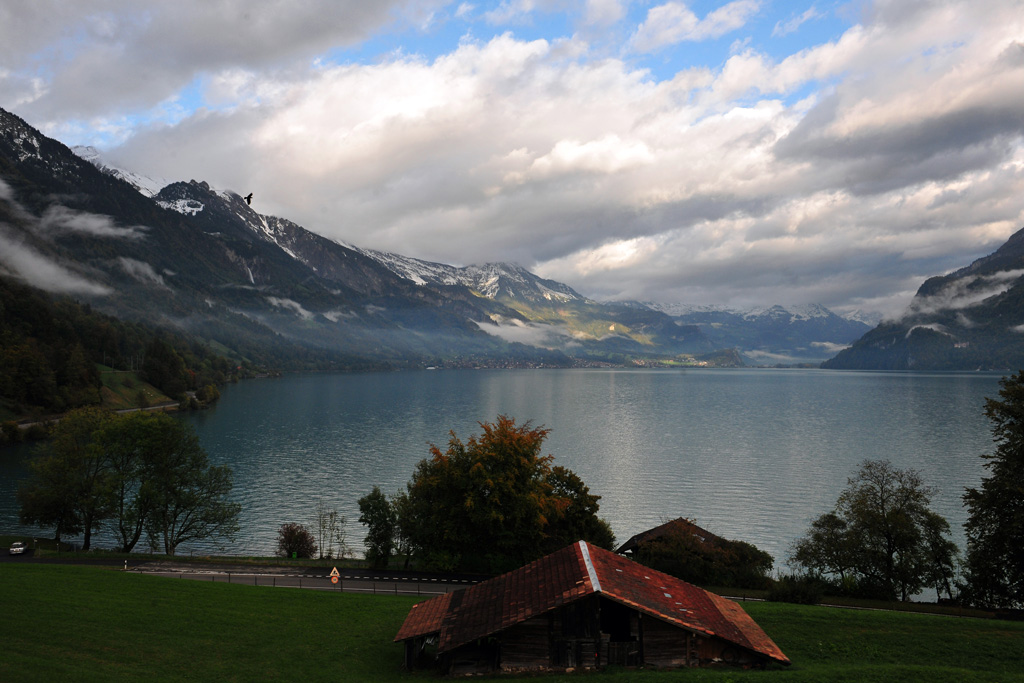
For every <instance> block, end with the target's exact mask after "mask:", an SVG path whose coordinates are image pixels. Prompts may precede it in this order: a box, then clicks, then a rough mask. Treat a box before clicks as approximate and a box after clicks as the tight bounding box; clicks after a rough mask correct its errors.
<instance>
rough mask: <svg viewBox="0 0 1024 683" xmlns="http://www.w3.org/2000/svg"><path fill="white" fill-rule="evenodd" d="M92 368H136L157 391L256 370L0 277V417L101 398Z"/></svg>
mask: <svg viewBox="0 0 1024 683" xmlns="http://www.w3.org/2000/svg"><path fill="white" fill-rule="evenodd" d="M98 366H105V367H107V368H110V369H112V370H126V371H135V372H137V373H138V376H139V377H140V378H141V379H143V380H144V381H146V382H149V383H150V384H152V385H153V386H155V387H156V388H157V389H159V390H160V391H162V392H163V393H164V394H166V395H168V396H171V397H174V398H178V397H179V396H181V395H182V394H184V392H185V391H186V390H190V389H197V388H201V387H204V386H206V385H209V384H213V385H219V384H223V383H225V382H227V381H231V380H233V379H235V378H237V377H238V376H240V375H245V374H251V373H253V372H255V371H256V370H257V367H256V366H255V365H254V364H253V363H251V362H250V361H248V360H245V359H228V358H227V357H225V356H222V355H218V354H217V353H215V352H214V351H213V350H212V349H211V348H209V347H208V346H206V345H204V344H203V343H201V342H200V341H199V340H197V339H195V338H189V337H186V336H184V335H180V334H175V333H172V332H168V331H166V330H161V331H157V330H156V329H154V328H151V327H148V326H146V325H143V324H139V323H133V322H126V321H123V320H118V319H117V318H113V317H111V316H108V315H104V314H101V313H98V312H96V311H93V310H92V308H91V306H90V305H89V304H80V303H78V302H76V301H74V300H72V299H70V298H67V297H56V296H49V295H47V294H45V293H43V292H41V291H40V290H38V289H35V288H32V287H28V286H25V285H22V284H18V283H17V282H14V281H12V280H10V279H8V278H5V277H0V415H2V416H3V417H4V419H11V418H15V417H20V416H30V415H32V416H39V415H45V414H50V413H59V412H63V411H65V410H70V409H72V408H77V407H80V406H85V405H96V404H99V403H101V400H102V386H103V385H102V382H101V380H100V371H99V367H98Z"/></svg>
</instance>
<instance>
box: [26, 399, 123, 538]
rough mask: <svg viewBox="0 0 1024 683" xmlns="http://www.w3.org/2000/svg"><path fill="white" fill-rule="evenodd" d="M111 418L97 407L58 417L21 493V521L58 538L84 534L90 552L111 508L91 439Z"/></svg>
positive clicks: (105, 472)
mask: <svg viewBox="0 0 1024 683" xmlns="http://www.w3.org/2000/svg"><path fill="white" fill-rule="evenodd" d="M111 419H112V418H111V415H110V414H109V413H107V412H105V411H103V410H100V409H98V408H80V409H78V410H73V411H71V412H70V413H68V414H67V415H65V416H64V418H63V419H61V421H60V422H59V423H58V425H57V427H56V428H55V429H54V432H53V439H52V440H51V442H50V443H49V444H47V446H46V447H45V454H44V455H43V456H42V457H40V458H37V459H36V460H34V461H33V462H32V463H30V465H29V469H30V471H31V474H30V477H29V480H28V481H27V483H26V484H25V485H23V487H22V489H21V490H20V491H19V494H18V495H19V500H20V502H21V519H22V522H23V523H25V524H37V525H39V526H54V527H55V528H56V536H57V539H58V540H59V539H60V536H61V535H62V534H65V533H68V534H78V533H82V534H83V541H82V549H83V550H89V548H90V546H91V543H92V533H93V532H94V531H96V530H98V529H99V528H100V525H101V524H102V522H103V520H104V519H106V518H107V516H108V515H109V513H110V509H111V505H112V500H111V482H110V476H109V466H108V463H107V460H106V457H105V454H104V453H103V450H102V448H101V447H100V445H99V444H97V442H96V439H95V435H96V433H97V432H98V431H99V430H100V429H101V428H102V427H104V426H105V425H106V424H107V423H109V421H110V420H111Z"/></svg>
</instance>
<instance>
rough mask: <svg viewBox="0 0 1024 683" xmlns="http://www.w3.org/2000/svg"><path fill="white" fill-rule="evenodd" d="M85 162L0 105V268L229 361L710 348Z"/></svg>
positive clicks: (506, 276)
mask: <svg viewBox="0 0 1024 683" xmlns="http://www.w3.org/2000/svg"><path fill="white" fill-rule="evenodd" d="M82 151H83V150H79V152H82ZM86 156H88V157H89V160H88V161H87V160H85V159H83V158H81V157H80V156H79V155H76V154H75V153H73V152H72V151H71V150H69V149H68V148H67V147H65V146H64V145H62V144H60V143H59V142H57V141H55V140H51V139H49V138H46V137H45V136H43V135H42V134H41V133H39V131H37V130H35V129H34V128H32V127H31V126H29V125H28V124H27V123H25V122H24V121H22V120H21V119H20V118H18V117H16V116H14V115H12V114H9V113H8V112H5V111H3V110H0V181H2V184H0V239H3V240H5V242H4V243H5V244H6V243H7V242H8V241H11V240H13V241H11V242H10V243H11V244H16V245H17V247H18V248H17V249H15V248H11V249H4V250H3V251H2V252H0V271H2V272H0V276H8V277H12V276H13V277H16V278H18V279H21V280H23V281H25V282H27V283H29V284H33V285H35V286H38V287H41V288H43V289H46V290H48V291H51V292H56V293H71V294H73V295H74V296H75V297H76V298H79V299H82V300H84V301H88V302H89V303H90V304H91V305H93V306H94V307H96V308H97V309H98V310H101V311H104V312H106V313H109V314H112V315H116V316H118V317H122V318H127V319H137V320H142V321H146V322H151V323H154V324H158V325H166V326H173V327H175V328H177V329H181V330H184V331H187V332H189V333H190V334H193V335H196V336H197V337H198V338H199V339H202V340H203V341H204V342H205V343H209V344H213V345H215V346H216V347H217V348H219V349H221V350H222V351H223V350H224V349H227V350H230V351H231V352H232V353H233V354H235V356H236V357H246V358H250V357H260V358H262V359H264V360H267V361H268V364H270V365H273V364H275V363H278V364H280V362H282V361H283V359H287V360H286V361H283V362H284V363H285V365H286V367H317V368H323V367H336V368H342V369H357V368H369V367H423V366H424V365H451V366H463V365H471V366H480V365H489V366H498V365H500V366H507V365H514V366H524V365H526V366H537V365H561V366H566V365H573V364H576V363H578V362H579V361H580V360H583V361H585V362H590V361H600V362H613V363H622V362H628V361H629V360H630V358H633V357H642V358H649V357H670V358H674V357H676V356H678V355H679V354H681V353H693V352H709V351H712V350H714V349H713V348H712V347H711V345H710V344H709V343H708V341H707V340H706V339H705V338H703V337H702V335H701V334H700V332H699V331H698V330H697V329H696V328H692V327H687V326H681V325H678V324H676V323H675V322H673V321H672V319H671V318H669V317H668V316H666V315H664V314H661V313H657V312H654V311H643V312H637V311H633V310H629V309H626V308H623V307H620V306H616V305H604V304H598V303H596V302H590V301H587V300H586V299H584V298H583V297H581V296H580V295H579V294H578V293H576V292H574V291H573V290H572V289H571V288H569V287H567V286H565V285H563V284H561V283H557V282H553V281H550V280H544V279H543V278H538V277H537V276H535V275H533V274H531V273H529V272H528V271H527V270H525V269H523V268H521V267H519V266H516V265H514V264H486V265H484V266H472V267H467V268H455V267H448V266H441V265H432V266H430V268H429V269H428V270H432V272H434V273H435V275H434V276H432V277H431V278H430V281H428V279H427V278H424V277H422V276H420V277H419V279H418V280H417V279H415V277H416V276H415V274H414V273H412V272H411V271H410V270H409V268H410V264H413V263H414V261H413V260H410V259H402V261H403V263H404V266H403V268H398V267H397V266H396V263H397V262H398V260H400V259H399V258H398V257H397V256H395V255H391V256H390V257H386V256H384V255H382V254H376V255H375V256H376V257H373V256H371V255H370V254H371V253H372V252H369V251H364V250H359V249H356V248H351V247H350V246H347V245H343V244H339V243H338V242H335V241H332V240H329V239H327V238H325V237H323V236H320V235H317V234H316V233H313V232H311V231H309V230H306V229H305V228H303V227H301V226H299V225H297V224H295V223H293V222H291V221H289V220H287V219H284V218H280V217H274V216H264V215H261V214H259V213H258V212H256V211H255V210H254V209H253V207H251V206H250V205H249V204H247V203H246V202H245V201H244V200H243V198H242V197H241V196H240V195H238V194H237V193H234V192H230V191H219V190H216V189H214V188H212V187H210V185H209V184H208V183H205V182H201V181H196V180H192V181H188V182H173V183H169V184H167V185H165V186H164V187H162V188H161V189H160V190H159V191H158V192H156V193H155V194H153V195H152V196H149V191H150V190H149V189H147V188H146V187H145V186H144V184H143V183H141V182H139V181H138V180H137V179H136V178H134V177H133V176H132V174H130V173H127V172H124V171H121V170H120V169H114V168H112V167H111V166H110V165H109V164H105V163H104V162H103V161H102V159H101V158H100V157H99V155H96V154H92V153H88V152H87V151H86ZM389 260H390V267H389V266H388V265H386V264H387V262H388V261H389ZM423 263H424V262H420V263H419V264H418V265H417V268H419V269H420V270H421V271H422V270H423V268H424V266H423ZM393 268H394V269H393ZM396 271H397V272H396ZM55 274H57V275H58V276H59V277H56V279H55ZM409 276H413V277H414V279H409ZM56 280H60V282H59V283H58V282H57V281H56Z"/></svg>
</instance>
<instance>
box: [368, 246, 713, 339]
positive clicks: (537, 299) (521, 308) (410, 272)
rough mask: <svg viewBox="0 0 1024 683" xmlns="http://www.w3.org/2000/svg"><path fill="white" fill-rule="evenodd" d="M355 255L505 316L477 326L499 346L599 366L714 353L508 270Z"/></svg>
mask: <svg viewBox="0 0 1024 683" xmlns="http://www.w3.org/2000/svg"><path fill="white" fill-rule="evenodd" d="M362 252H363V253H365V254H366V255H368V256H370V257H371V258H373V259H375V260H377V262H379V263H380V264H381V265H384V266H385V267H387V268H389V269H390V270H391V271H392V272H394V273H396V274H398V275H401V276H402V277H404V278H407V279H409V280H411V281H413V282H416V283H418V284H420V285H436V286H461V287H466V288H468V289H469V290H471V291H472V292H473V293H474V294H476V295H478V296H480V297H482V298H485V299H488V300H491V301H494V302H495V303H497V304H500V305H501V306H503V307H505V308H506V309H508V310H511V311H513V312H514V314H515V315H514V316H513V317H511V318H510V317H507V316H503V315H501V314H492V316H491V323H490V324H486V325H484V326H482V328H483V329H487V330H488V331H489V332H491V333H492V334H497V335H500V336H503V337H505V338H507V339H519V340H526V339H530V340H533V341H532V342H531V343H540V344H542V345H548V346H554V347H559V348H564V349H566V350H567V352H570V353H573V354H576V353H583V354H585V355H586V356H587V357H591V358H606V359H611V358H613V357H615V356H618V355H621V354H629V355H639V356H652V355H653V356H659V355H660V356H675V355H693V354H701V353H708V352H710V351H713V350H715V349H717V348H719V347H716V346H715V345H714V344H713V343H712V341H711V340H710V339H708V338H707V337H706V336H705V335H704V334H703V333H702V332H701V330H700V329H698V328H697V327H696V326H695V325H688V324H679V323H677V322H675V321H673V320H672V318H671V317H670V316H668V315H666V314H664V313H662V312H660V311H655V310H650V309H645V310H644V309H637V308H636V307H633V306H629V305H624V304H617V303H600V302H597V301H592V300H590V299H587V298H586V297H584V296H582V295H580V294H579V293H578V292H576V291H574V290H573V289H572V288H571V287H569V286H568V285H565V284H562V283H561V282H556V281H554V280H546V279H544V278H541V277H538V276H537V275H534V274H533V273H531V272H530V271H528V270H526V269H525V268H523V267H522V266H519V265H517V264H514V263H487V264H484V265H482V266H477V265H471V266H466V267H457V266H449V265H445V264H441V263H432V262H429V261H422V260H419V259H413V258H409V257H406V256H401V255H399V254H392V253H388V252H381V251H373V250H362Z"/></svg>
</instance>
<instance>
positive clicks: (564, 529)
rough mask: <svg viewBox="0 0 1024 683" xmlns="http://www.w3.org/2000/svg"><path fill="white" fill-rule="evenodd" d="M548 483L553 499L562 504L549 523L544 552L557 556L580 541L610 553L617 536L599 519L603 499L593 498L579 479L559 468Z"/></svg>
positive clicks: (558, 506) (552, 473) (554, 471)
mask: <svg viewBox="0 0 1024 683" xmlns="http://www.w3.org/2000/svg"><path fill="white" fill-rule="evenodd" d="M545 479H546V481H547V483H548V485H549V486H551V495H552V496H553V497H554V498H555V499H556V500H557V501H559V503H558V505H557V506H556V512H555V514H554V515H553V516H552V519H550V520H549V528H548V530H547V539H546V540H545V551H546V552H554V551H555V550H558V549H560V548H563V547H565V546H567V545H569V544H570V543H574V542H576V541H579V540H584V541H587V542H589V543H593V544H594V545H596V546H599V547H601V548H604V549H606V550H611V549H612V546H614V545H615V534H613V533H612V528H611V526H609V525H608V522H606V521H605V520H603V519H601V518H600V517H598V516H597V511H598V509H600V507H601V506H600V505H598V503H597V501H599V500H601V496H595V495H594V494H592V493H591V492H590V487H588V486H587V485H586V484H584V483H583V480H582V479H580V477H579V475H577V474H576V473H575V472H573V471H572V470H570V469H568V468H565V467H562V466H560V465H556V466H555V467H552V468H551V472H549V473H548V475H547V477H546V478H545Z"/></svg>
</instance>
